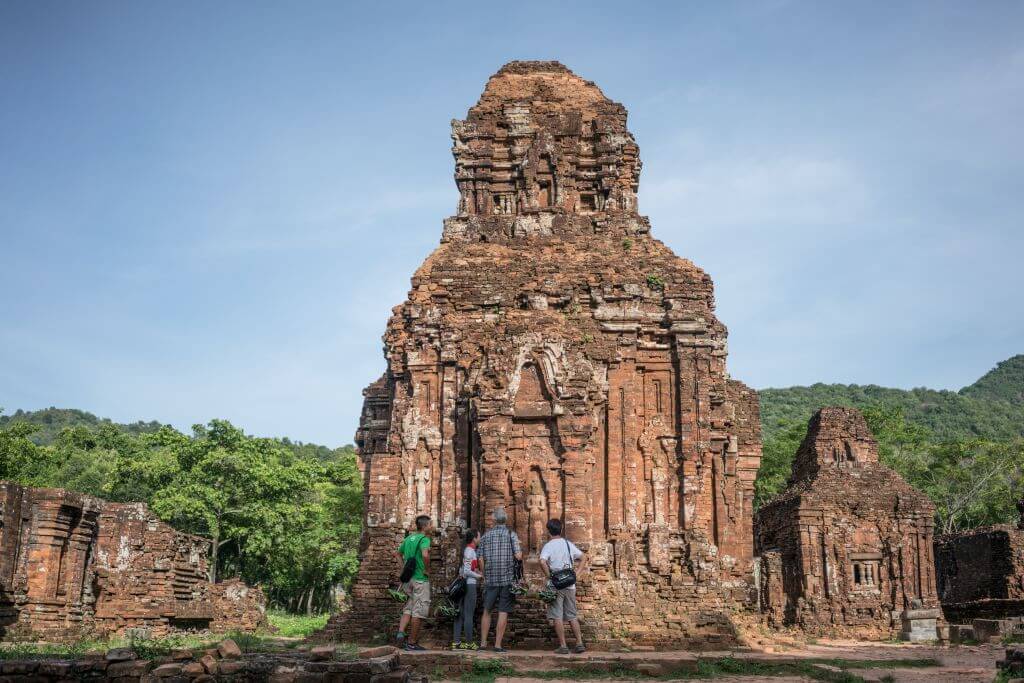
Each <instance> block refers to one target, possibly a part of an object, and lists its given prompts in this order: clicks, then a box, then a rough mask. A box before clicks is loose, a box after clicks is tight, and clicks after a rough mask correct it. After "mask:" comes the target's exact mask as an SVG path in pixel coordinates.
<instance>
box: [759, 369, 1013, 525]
mask: <svg viewBox="0 0 1024 683" xmlns="http://www.w3.org/2000/svg"><path fill="white" fill-rule="evenodd" d="M760 394H761V423H762V426H763V431H764V435H763V436H764V439H763V440H764V450H763V457H762V459H761V468H760V470H759V471H758V475H757V481H756V484H755V487H756V498H755V505H760V504H762V503H763V502H765V501H766V500H769V499H770V498H771V497H772V496H774V495H775V494H777V493H778V492H779V491H781V490H782V489H783V488H785V486H786V480H787V478H788V477H789V472H790V466H791V463H792V461H793V455H794V454H795V453H796V450H797V448H798V447H799V445H800V441H801V440H802V439H803V436H804V432H805V431H806V428H807V421H808V420H809V419H810V417H811V415H812V414H813V413H814V411H816V410H817V409H819V408H822V407H824V406H829V405H843V406H852V407H855V408H860V409H861V410H862V411H864V415H865V417H866V418H867V420H868V424H869V425H870V427H871V429H872V431H873V432H874V433H875V436H876V437H877V438H878V445H879V454H880V456H881V459H882V461H883V462H884V463H886V464H887V465H889V466H890V467H892V468H893V469H895V470H896V471H897V472H899V473H900V474H901V475H903V477H904V478H905V479H906V480H907V481H908V482H910V484H911V485H913V486H914V487H916V488H918V489H920V490H921V491H923V492H925V493H927V494H928V496H929V497H930V498H931V499H932V501H933V502H934V503H935V505H936V522H937V523H938V529H939V531H940V532H950V531H955V530H957V529H963V528H970V527H974V526H980V525H984V524H995V523H1005V522H1012V521H1015V520H1016V515H1017V512H1016V502H1017V501H1018V500H1020V499H1021V498H1022V497H1024V355H1018V356H1014V357H1013V358H1010V359H1009V360H1006V361H1003V362H1002V363H999V365H998V366H997V367H996V368H995V369H993V370H992V371H991V372H988V373H987V374H985V376H984V377H982V378H981V379H979V380H978V381H977V382H975V383H974V384H971V385H970V386H968V387H964V388H963V389H961V390H960V391H959V392H954V391H936V390H934V389H924V388H918V389H910V390H903V389H890V388H886V387H880V386H876V385H867V386H860V385H856V384H850V385H846V384H814V385H812V386H809V387H789V388H786V389H763V390H761V392H760Z"/></svg>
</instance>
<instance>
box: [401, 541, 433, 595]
mask: <svg viewBox="0 0 1024 683" xmlns="http://www.w3.org/2000/svg"><path fill="white" fill-rule="evenodd" d="M426 538H427V537H426V536H425V535H424V536H420V540H419V541H418V542H417V543H416V552H414V553H413V554H412V557H410V558H409V559H407V560H406V561H405V566H404V567H402V573H401V575H400V576H399V577H398V580H399V581H401V582H402V583H409V581H410V580H411V579H412V575H413V574H415V573H416V557H417V556H418V555H419V554H420V546H421V545H423V541H424V540H426Z"/></svg>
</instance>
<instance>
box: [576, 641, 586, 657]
mask: <svg viewBox="0 0 1024 683" xmlns="http://www.w3.org/2000/svg"><path fill="white" fill-rule="evenodd" d="M572 651H573V652H575V653H576V654H578V655H581V654H583V653H584V652H586V651H587V648H585V647H583V644H582V643H581V644H579V645H577V646H576V647H574V648H573V650H572Z"/></svg>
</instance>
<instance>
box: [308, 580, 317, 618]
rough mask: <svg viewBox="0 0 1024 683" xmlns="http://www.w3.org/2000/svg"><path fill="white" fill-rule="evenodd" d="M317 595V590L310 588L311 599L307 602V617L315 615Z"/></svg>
mask: <svg viewBox="0 0 1024 683" xmlns="http://www.w3.org/2000/svg"><path fill="white" fill-rule="evenodd" d="M314 595H316V588H314V587H313V586H310V587H309V599H307V600H306V616H310V615H312V614H313V596H314Z"/></svg>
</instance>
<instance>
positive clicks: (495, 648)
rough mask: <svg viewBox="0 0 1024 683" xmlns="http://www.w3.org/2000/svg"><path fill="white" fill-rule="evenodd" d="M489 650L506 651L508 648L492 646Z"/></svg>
mask: <svg viewBox="0 0 1024 683" xmlns="http://www.w3.org/2000/svg"><path fill="white" fill-rule="evenodd" d="M491 652H508V650H506V649H505V648H503V647H492V648H491Z"/></svg>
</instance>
